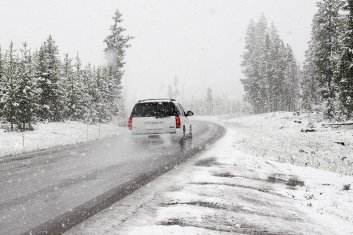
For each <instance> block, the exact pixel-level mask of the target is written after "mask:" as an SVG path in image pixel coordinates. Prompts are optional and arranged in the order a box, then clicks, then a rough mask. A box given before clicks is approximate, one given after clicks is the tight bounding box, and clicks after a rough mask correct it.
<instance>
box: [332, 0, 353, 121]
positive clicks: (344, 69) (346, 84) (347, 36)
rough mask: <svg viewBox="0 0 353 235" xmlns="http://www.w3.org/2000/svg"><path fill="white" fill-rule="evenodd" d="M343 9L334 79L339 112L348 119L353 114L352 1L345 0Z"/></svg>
mask: <svg viewBox="0 0 353 235" xmlns="http://www.w3.org/2000/svg"><path fill="white" fill-rule="evenodd" d="M343 10H344V11H345V12H346V13H345V15H344V20H343V22H344V25H343V26H342V30H341V31H342V34H341V36H340V39H341V40H340V43H341V46H342V48H341V50H340V51H341V54H340V56H339V61H338V63H337V70H336V79H335V80H336V83H337V86H338V89H339V102H340V107H341V112H342V113H343V114H344V115H345V116H346V118H348V119H350V118H352V115H353V1H352V0H347V1H346V2H345V6H344V7H343Z"/></svg>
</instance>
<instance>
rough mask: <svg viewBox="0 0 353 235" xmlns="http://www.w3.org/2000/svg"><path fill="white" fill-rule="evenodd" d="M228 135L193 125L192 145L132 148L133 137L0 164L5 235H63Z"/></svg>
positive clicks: (0, 219) (0, 224)
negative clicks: (62, 234)
mask: <svg viewBox="0 0 353 235" xmlns="http://www.w3.org/2000/svg"><path fill="white" fill-rule="evenodd" d="M224 133H225V129H224V128H223V127H222V126H220V125H217V124H214V123H209V122H200V121H193V135H194V138H193V140H192V141H186V142H185V144H183V145H178V144H175V143H174V144H173V143H170V142H169V141H164V140H154V141H153V143H137V144H133V143H132V142H133V141H132V139H131V136H130V134H123V135H119V136H116V137H111V138H106V139H103V140H98V141H95V142H92V143H91V144H90V145H80V146H77V147H73V148H66V149H63V150H62V151H55V152H54V153H50V152H45V153H38V154H31V155H28V156H21V157H18V158H16V157H14V158H11V159H12V160H11V159H10V160H9V159H7V160H6V161H3V162H0V234H61V233H63V232H64V231H66V230H68V229H70V228H71V227H73V226H74V225H76V224H78V223H80V222H82V221H83V220H85V219H87V218H89V217H90V216H92V215H93V214H95V213H97V212H98V211H100V210H102V209H104V208H107V207H108V206H110V205H112V204H113V203H115V202H117V201H118V200H120V199H122V198H123V197H125V196H126V195H128V194H130V193H131V192H133V191H134V190H136V189H137V188H139V187H141V186H143V185H145V184H146V183H148V182H149V181H151V180H153V179H154V178H156V177H158V176H159V175H161V174H163V173H165V172H166V171H168V170H169V169H171V168H173V167H174V166H175V165H177V164H179V163H181V162H182V161H184V160H186V159H187V158H190V157H192V156H193V155H194V154H195V153H197V152H199V151H201V150H203V149H204V148H205V146H207V145H208V144H211V143H213V142H215V141H217V140H218V139H220V138H221V137H222V136H223V135H224Z"/></svg>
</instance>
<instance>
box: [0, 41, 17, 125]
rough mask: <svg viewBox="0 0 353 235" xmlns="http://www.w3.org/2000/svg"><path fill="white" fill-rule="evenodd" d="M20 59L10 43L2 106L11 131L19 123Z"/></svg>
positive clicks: (5, 69) (7, 53)
mask: <svg viewBox="0 0 353 235" xmlns="http://www.w3.org/2000/svg"><path fill="white" fill-rule="evenodd" d="M17 66H18V57H17V56H16V55H15V51H14V49H13V43H12V42H11V43H10V47H9V49H8V51H7V52H6V57H5V66H4V74H3V81H4V85H3V87H2V97H1V101H0V102H1V106H2V108H3V116H4V117H5V119H6V121H7V122H9V123H10V129H11V130H13V129H14V125H15V124H16V123H17V120H16V107H17V106H18V102H17V100H16V92H17V90H18V87H17V82H16V79H17V74H18V69H17Z"/></svg>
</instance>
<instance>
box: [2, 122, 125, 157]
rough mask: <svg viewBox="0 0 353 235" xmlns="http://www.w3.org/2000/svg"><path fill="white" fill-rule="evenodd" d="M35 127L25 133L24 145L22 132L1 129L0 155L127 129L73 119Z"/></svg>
mask: <svg viewBox="0 0 353 235" xmlns="http://www.w3.org/2000/svg"><path fill="white" fill-rule="evenodd" d="M34 128H35V130H34V131H26V132H24V133H23V135H24V146H23V140H22V133H21V132H5V130H3V129H0V157H3V156H6V155H13V154H19V153H24V152H28V151H34V150H41V149H48V148H52V147H57V146H63V145H69V144H76V143H80V142H86V141H90V140H95V139H99V138H103V137H107V136H112V135H117V134H119V133H121V132H123V131H125V130H126V128H123V127H119V126H118V125H117V124H115V123H109V124H101V125H100V127H99V126H98V125H87V124H85V123H81V122H73V121H68V122H50V123H48V124H45V123H38V124H37V125H34Z"/></svg>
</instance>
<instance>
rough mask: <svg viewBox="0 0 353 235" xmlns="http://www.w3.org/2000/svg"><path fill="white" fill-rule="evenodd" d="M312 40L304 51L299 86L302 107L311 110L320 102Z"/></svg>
mask: <svg viewBox="0 0 353 235" xmlns="http://www.w3.org/2000/svg"><path fill="white" fill-rule="evenodd" d="M312 43H314V42H309V48H308V50H307V51H306V52H305V62H304V68H303V75H302V80H301V81H300V82H301V83H300V86H301V90H302V94H301V96H302V97H301V98H302V108H304V110H307V111H313V109H314V107H315V106H317V105H318V104H319V103H320V96H319V80H318V78H317V75H316V71H315V66H314V60H313V56H314V54H313V53H314V51H313V50H314V46H313V45H312Z"/></svg>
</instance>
